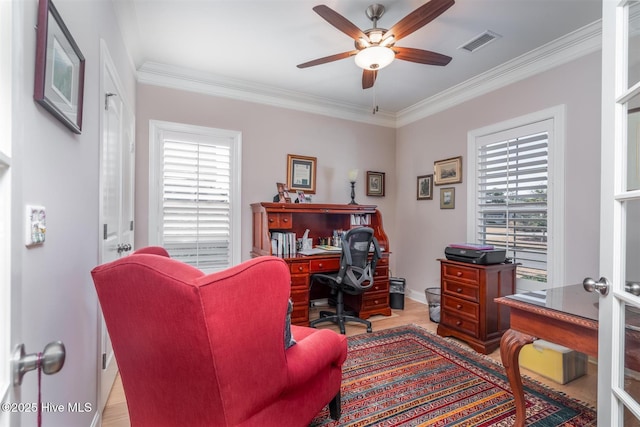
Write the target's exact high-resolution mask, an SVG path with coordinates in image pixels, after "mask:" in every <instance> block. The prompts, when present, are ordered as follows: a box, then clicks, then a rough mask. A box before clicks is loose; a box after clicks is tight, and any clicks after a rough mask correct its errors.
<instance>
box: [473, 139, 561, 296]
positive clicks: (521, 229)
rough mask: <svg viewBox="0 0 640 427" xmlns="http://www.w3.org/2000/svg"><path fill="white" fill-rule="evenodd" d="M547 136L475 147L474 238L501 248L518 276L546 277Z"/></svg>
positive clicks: (542, 279)
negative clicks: (475, 198)
mask: <svg viewBox="0 0 640 427" xmlns="http://www.w3.org/2000/svg"><path fill="white" fill-rule="evenodd" d="M548 148H549V135H548V134H547V133H546V132H543V133H539V134H534V135H525V136H523V137H520V138H514V139H510V140H505V141H499V142H495V143H490V144H486V145H483V146H481V147H479V148H478V171H477V173H478V188H477V194H478V200H477V202H478V203H477V207H478V237H477V238H478V241H479V242H482V243H484V244H489V245H493V246H495V247H498V248H505V249H506V250H507V256H508V257H510V258H512V260H513V261H514V262H517V263H519V264H520V266H519V268H518V275H519V276H520V277H526V278H528V279H530V280H534V281H538V282H545V283H546V281H547V208H548V206H547V190H548V186H547V183H548V168H547V165H548V160H549V151H548Z"/></svg>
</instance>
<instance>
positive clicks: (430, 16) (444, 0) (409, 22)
mask: <svg viewBox="0 0 640 427" xmlns="http://www.w3.org/2000/svg"><path fill="white" fill-rule="evenodd" d="M453 4H454V0H431V1H429V2H428V3H425V4H423V5H422V6H420V7H419V8H417V9H416V10H414V11H413V12H411V13H410V14H408V15H407V16H405V17H404V18H402V19H401V20H400V21H399V22H398V23H397V24H395V25H394V26H393V27H391V28H390V29H388V30H387V29H385V28H378V20H379V19H380V17H382V15H383V14H384V11H385V8H384V6H382V5H381V4H372V5H371V6H369V7H368V8H367V11H366V13H367V17H368V18H369V19H370V20H371V21H372V22H373V28H370V29H368V30H365V31H362V30H360V29H359V28H358V27H356V26H355V25H354V24H353V23H352V22H351V21H349V20H348V19H347V18H345V17H344V16H342V15H340V14H339V13H338V12H336V11H334V10H333V9H331V8H329V7H328V6H325V5H319V6H316V7H314V8H313V10H314V11H315V12H316V13H317V14H318V15H320V16H321V17H322V18H324V19H325V20H326V21H327V22H328V23H329V24H331V25H333V26H334V27H336V28H337V29H338V30H340V31H342V32H343V33H345V34H346V35H348V36H349V37H351V38H353V40H354V42H355V47H356V49H355V50H351V51H348V52H342V53H338V54H335V55H331V56H326V57H324V58H318V59H314V60H313V61H309V62H305V63H303V64H299V65H298V68H307V67H313V66H314V65H320V64H326V63H327V62H332V61H337V60H339V59H344V58H348V57H351V56H354V55H355V61H356V64H357V65H358V66H359V67H360V68H362V69H363V73H362V88H363V89H368V88H370V87H373V84H374V83H375V81H376V76H377V74H378V70H380V69H382V68H384V67H386V66H387V65H389V64H390V63H391V62H393V60H394V59H395V58H397V59H402V60H404V61H411V62H417V63H420V64H427V65H447V64H448V63H449V61H451V57H450V56H446V55H442V54H440V53H436V52H431V51H428V50H422V49H414V48H410V47H399V46H396V45H395V43H396V42H397V41H399V40H400V39H402V38H403V37H406V36H408V35H409V34H411V33H413V32H414V31H416V30H418V29H420V28H422V27H423V26H425V25H426V24H428V23H429V22H431V21H433V20H434V19H435V18H437V17H438V16H440V15H441V14H442V13H444V12H445V11H446V10H447V9H449V8H450V7H451V6H453Z"/></svg>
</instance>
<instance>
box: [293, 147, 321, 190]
mask: <svg viewBox="0 0 640 427" xmlns="http://www.w3.org/2000/svg"><path fill="white" fill-rule="evenodd" d="M316 164H317V158H316V157H309V156H298V155H296V154H287V188H289V189H290V190H295V191H298V190H301V191H304V192H305V193H308V194H316Z"/></svg>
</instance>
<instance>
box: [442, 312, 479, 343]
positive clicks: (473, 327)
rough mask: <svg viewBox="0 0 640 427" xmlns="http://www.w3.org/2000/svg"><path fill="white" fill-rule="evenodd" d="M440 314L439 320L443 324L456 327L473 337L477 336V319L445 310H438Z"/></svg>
mask: <svg viewBox="0 0 640 427" xmlns="http://www.w3.org/2000/svg"><path fill="white" fill-rule="evenodd" d="M440 316H441V319H440V321H441V322H442V324H443V325H445V326H448V327H450V328H454V329H457V330H459V331H461V332H464V333H465V334H467V335H470V336H471V337H473V338H477V337H478V336H479V334H480V324H479V323H478V322H477V321H473V320H470V319H467V318H466V317H464V316H459V315H456V314H455V313H451V312H449V311H447V310H442V311H441V312H440Z"/></svg>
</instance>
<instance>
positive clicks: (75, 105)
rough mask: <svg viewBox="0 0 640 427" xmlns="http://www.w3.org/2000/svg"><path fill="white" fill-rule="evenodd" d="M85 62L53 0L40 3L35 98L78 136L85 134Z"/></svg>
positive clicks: (42, 0)
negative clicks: (83, 115) (83, 113)
mask: <svg viewBox="0 0 640 427" xmlns="http://www.w3.org/2000/svg"><path fill="white" fill-rule="evenodd" d="M84 62H85V60H84V56H83V55H82V52H80V49H79V48H78V45H77V44H76V42H75V40H74V39H73V37H72V36H71V33H70V32H69V30H68V29H67V26H66V25H65V24H64V21H63V20H62V17H61V16H60V14H59V13H58V11H57V10H56V8H55V6H54V5H53V3H52V2H51V0H40V3H39V5H38V27H37V33H36V69H35V87H34V92H33V98H34V100H35V101H36V102H38V103H39V104H40V105H42V106H43V107H44V108H45V109H46V110H47V111H49V112H50V113H51V114H53V115H54V116H55V117H56V118H57V119H58V120H60V121H61V122H62V123H64V125H65V126H67V127H68V128H69V129H71V130H72V131H73V132H75V133H78V134H79V133H81V132H82V101H83V97H84V66H85V64H84Z"/></svg>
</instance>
